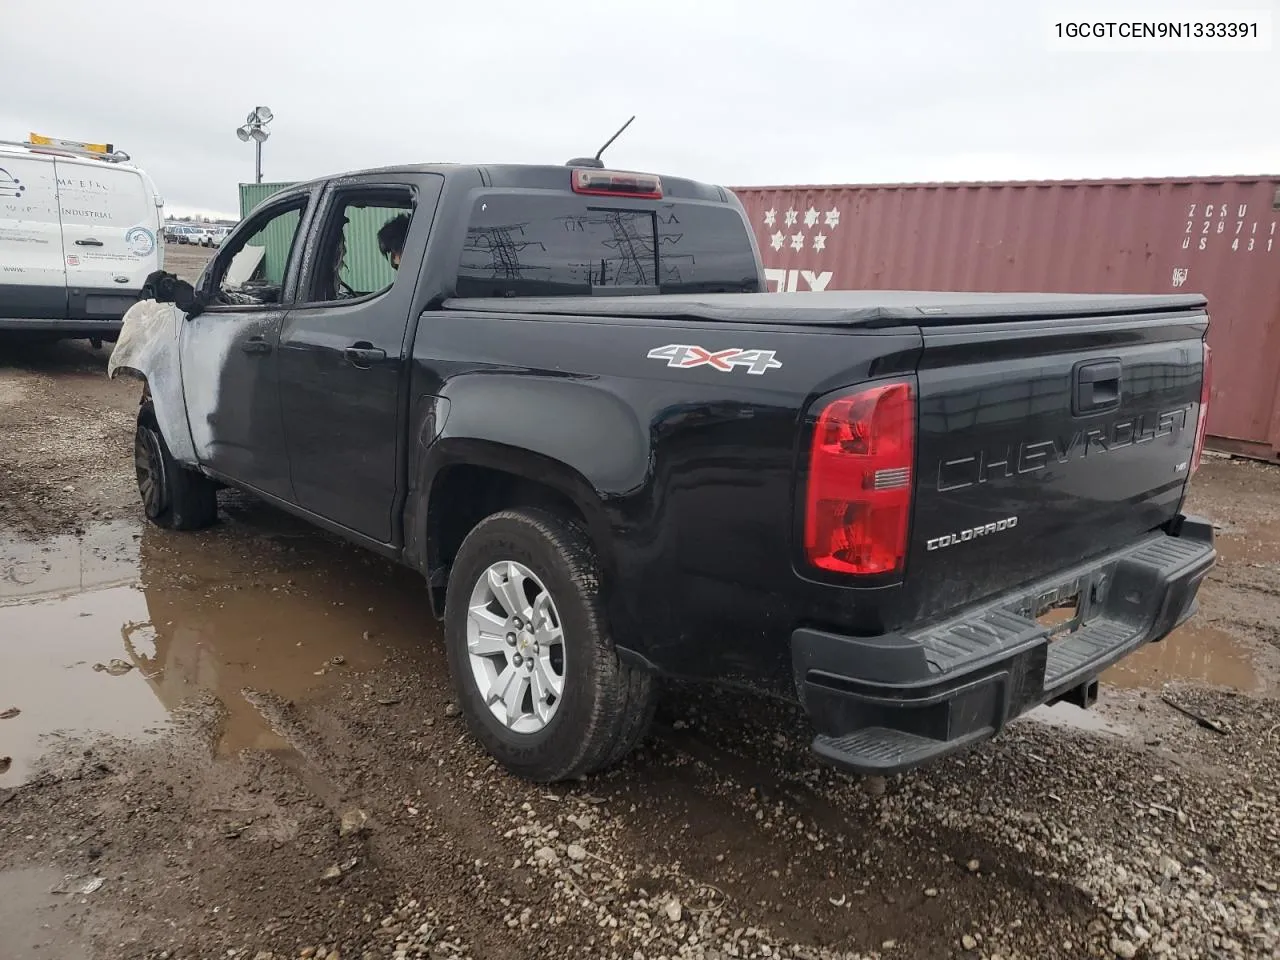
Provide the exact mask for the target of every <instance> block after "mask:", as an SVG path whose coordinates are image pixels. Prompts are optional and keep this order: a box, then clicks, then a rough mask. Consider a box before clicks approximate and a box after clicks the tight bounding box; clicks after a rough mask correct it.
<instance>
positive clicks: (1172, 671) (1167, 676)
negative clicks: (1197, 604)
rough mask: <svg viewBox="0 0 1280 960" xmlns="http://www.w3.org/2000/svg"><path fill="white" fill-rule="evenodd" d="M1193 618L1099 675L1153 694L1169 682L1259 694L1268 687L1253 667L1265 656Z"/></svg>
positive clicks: (1104, 680) (1123, 685) (1246, 644)
mask: <svg viewBox="0 0 1280 960" xmlns="http://www.w3.org/2000/svg"><path fill="white" fill-rule="evenodd" d="M1253 650H1254V647H1253V645H1251V644H1249V643H1247V642H1246V641H1244V640H1241V639H1240V638H1238V637H1234V636H1232V635H1231V634H1229V633H1227V632H1226V631H1224V630H1219V629H1218V628H1216V627H1214V626H1213V625H1212V624H1209V623H1205V622H1204V621H1203V620H1201V619H1200V618H1198V617H1196V618H1193V619H1192V620H1190V621H1189V622H1187V623H1185V624H1183V625H1182V626H1181V627H1179V628H1178V629H1177V630H1175V631H1174V632H1173V633H1171V634H1169V636H1167V637H1165V638H1164V640H1162V641H1160V642H1159V643H1149V644H1147V645H1146V646H1145V647H1143V648H1142V649H1141V650H1138V651H1136V652H1135V653H1132V654H1130V655H1129V656H1127V657H1125V659H1123V660H1121V661H1120V662H1119V663H1117V664H1116V665H1115V666H1113V667H1112V668H1111V669H1110V670H1108V671H1107V672H1106V673H1104V674H1103V675H1102V681H1103V682H1104V683H1109V684H1111V685H1112V686H1116V687H1125V688H1129V689H1135V688H1136V689H1146V690H1158V689H1160V687H1161V686H1163V685H1164V684H1166V683H1169V682H1170V681H1174V680H1186V681H1191V682H1194V683H1202V684H1205V685H1208V686H1215V687H1229V688H1231V689H1234V690H1240V691H1242V692H1244V693H1261V692H1263V691H1264V690H1265V689H1266V687H1267V686H1268V684H1267V683H1266V682H1265V680H1264V677H1263V673H1262V671H1261V670H1260V669H1259V666H1258V662H1257V660H1258V658H1262V657H1265V656H1266V652H1265V651H1262V650H1259V651H1258V652H1257V654H1255V653H1254V652H1253Z"/></svg>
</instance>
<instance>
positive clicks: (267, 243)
mask: <svg viewBox="0 0 1280 960" xmlns="http://www.w3.org/2000/svg"><path fill="white" fill-rule="evenodd" d="M288 186H292V184H288V183H242V184H240V219H241V220H243V219H244V218H245V217H247V216H248V215H249V214H250V213H252V212H253V210H254V208H256V207H257V206H258V204H260V203H262V201H263V200H265V199H267V197H269V196H271V195H272V194H273V193H275V192H276V191H277V190H283V189H284V188H285V187H288ZM297 225H298V218H297V217H296V216H289V217H282V218H280V219H279V220H276V221H274V222H273V223H272V224H271V225H270V226H269V227H268V228H267V232H266V236H265V237H264V238H263V241H264V242H263V247H264V248H265V251H266V252H265V253H264V254H263V258H262V263H263V272H264V275H265V279H266V280H267V282H269V283H278V284H279V283H284V271H285V267H287V266H288V263H289V248H290V246H291V244H292V243H293V235H294V233H295V231H296V228H297Z"/></svg>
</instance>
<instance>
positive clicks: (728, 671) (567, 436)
mask: <svg viewBox="0 0 1280 960" xmlns="http://www.w3.org/2000/svg"><path fill="white" fill-rule="evenodd" d="M1207 327H1208V316H1207V313H1206V304H1205V302H1204V300H1203V299H1202V298H1201V297H1199V296H1195V295H1181V294H1180V295H1175V296H1112V295H1049V294H1029V293H1028V294H1005V295H990V294H971V293H911V292H883V291H865V292H825V293H794V294H775V293H770V292H767V287H766V285H765V278H764V272H763V269H762V266H761V261H760V256H759V251H758V249H757V247H756V245H755V241H754V240H753V239H752V233H751V230H750V228H749V226H748V223H747V221H746V219H745V217H744V215H743V211H742V207H741V205H740V204H739V202H738V200H737V198H736V197H735V196H734V195H733V194H732V193H731V192H730V191H728V190H726V189H723V188H721V187H717V186H709V185H704V184H700V183H695V182H692V181H689V180H684V179H677V178H671V177H666V176H661V177H659V176H653V175H648V174H638V173H627V172H615V171H609V170H605V169H603V168H602V167H601V166H600V165H599V164H598V163H597V164H594V165H593V164H591V163H590V162H587V163H583V162H581V161H571V163H570V164H569V165H566V166H564V167H558V166H462V165H450V166H405V167H396V168H389V169H382V170H374V171H369V172H361V173H354V174H346V175H342V176H338V177H334V178H329V179H323V180H318V181H315V182H310V183H305V184H300V185H297V186H293V187H290V188H287V189H285V190H283V191H281V192H280V193H278V194H276V195H275V196H273V197H272V198H270V199H269V200H267V201H265V202H264V203H263V204H262V205H261V206H260V207H259V208H258V209H257V210H256V211H255V212H254V213H253V214H252V215H251V216H249V217H248V218H247V219H246V220H245V221H244V222H243V223H242V224H241V225H240V226H239V227H238V228H237V229H236V231H235V232H234V233H233V234H232V235H231V236H230V237H229V238H228V239H227V240H226V241H225V242H224V243H223V245H222V248H221V250H220V251H219V253H218V254H217V256H215V257H214V258H213V259H212V260H211V261H210V263H209V265H208V267H207V269H206V271H205V272H204V274H203V276H202V277H201V278H200V280H199V281H198V282H197V283H196V284H194V285H192V284H187V283H185V282H182V281H179V280H177V279H176V278H174V277H173V276H171V275H168V274H164V273H162V272H157V273H155V274H154V275H153V276H152V277H151V278H150V280H149V281H148V287H147V293H146V299H145V300H144V301H143V302H140V303H139V304H137V305H136V306H135V307H133V308H132V309H131V310H130V311H129V314H128V315H127V317H126V318H125V321H124V330H123V332H122V335H121V339H120V341H119V343H118V344H117V346H116V348H115V349H114V351H113V354H112V357H111V360H110V365H109V370H110V374H111V375H112V376H119V375H123V374H128V375H132V376H134V377H137V378H140V379H141V380H142V381H143V388H142V393H141V407H140V410H139V414H138V422H137V433H136V442H135V447H134V457H135V462H136V467H137V477H138V486H139V489H140V492H141V496H142V503H143V505H144V508H145V512H146V515H147V517H148V518H150V520H151V521H152V522H154V523H156V524H159V525H160V526H162V527H169V528H177V529H193V528H197V527H203V526H205V525H207V524H210V523H212V522H214V521H215V519H216V513H217V499H216V491H217V489H218V488H219V487H220V486H227V485H229V486H233V487H236V488H240V489H242V490H244V491H248V492H250V493H251V494H254V495H257V496H259V497H261V498H263V499H265V500H267V501H270V502H271V503H273V504H276V505H278V506H279V507H281V508H283V509H284V510H287V511H290V512H292V513H295V514H297V515H299V516H301V517H304V518H306V519H308V520H310V521H312V522H314V523H315V524H316V525H318V526H320V527H322V528H325V529H327V530H329V531H331V532H334V533H337V534H340V535H341V536H344V537H347V538H349V539H350V540H352V541H355V542H356V543H358V544H362V545H364V546H365V547H367V548H369V549H370V550H373V551H376V552H378V553H380V554H382V555H384V556H386V557H389V558H392V559H393V560H396V561H399V562H401V563H403V564H406V565H408V566H410V567H412V568H414V569H416V570H418V571H421V573H422V574H423V576H424V578H425V580H426V585H427V588H428V589H429V591H430V596H431V602H432V609H433V611H434V613H435V615H436V616H437V617H438V618H439V619H441V620H443V631H444V637H445V647H446V650H447V656H448V666H449V670H450V673H451V677H452V683H453V684H454V686H455V688H456V692H457V696H458V699H459V703H460V707H461V710H462V712H463V714H464V716H465V718H466V721H467V723H468V727H469V729H470V731H471V732H472V733H473V735H474V736H475V737H476V738H477V739H478V740H479V741H480V742H481V743H482V744H483V745H484V747H485V748H486V749H487V750H488V751H490V752H491V753H492V754H493V756H494V757H495V758H496V759H497V760H498V761H499V762H501V763H502V764H503V765H504V766H505V767H506V768H507V769H508V770H509V771H511V772H513V773H515V774H517V775H520V776H523V777H526V778H529V779H532V780H538V781H551V780H559V779H565V778H576V777H581V776H585V775H588V774H590V773H592V772H593V771H598V770H601V769H603V768H605V767H607V766H609V765H611V764H613V763H615V762H617V761H618V760H619V759H620V758H622V757H624V756H625V755H626V754H627V753H628V752H629V751H631V750H632V749H633V747H634V746H635V745H636V744H637V742H638V741H639V740H640V738H641V737H642V736H643V735H644V733H645V730H646V727H647V726H648V724H649V721H650V719H651V717H652V711H653V704H654V696H655V681H656V679H657V678H659V677H673V678H680V679H685V680H695V681H697V680H703V681H710V682H716V683H722V684H729V685H737V686H738V687H741V688H748V689H750V690H752V691H756V692H761V693H765V694H771V695H777V696H781V697H787V698H790V699H792V700H793V701H798V702H799V703H800V704H801V705H802V706H803V709H804V711H805V712H806V714H807V716H808V717H809V719H810V721H811V724H812V734H813V737H814V739H813V748H814V750H815V751H816V753H817V754H818V755H819V756H820V757H822V758H823V759H825V760H826V761H829V762H831V763H834V764H837V765H839V766H842V767H844V768H846V769H848V770H852V771H855V772H860V773H864V774H865V773H876V774H886V773H894V772H898V771H902V770H906V769H908V768H911V767H913V766H917V765H919V764H922V763H925V762H927V761H930V760H933V759H936V758H938V757H942V756H944V755H946V754H949V753H951V752H954V751H956V750H959V749H962V748H965V747H967V746H968V745H972V744H974V743H976V742H978V741H981V740H983V739H985V738H989V737H991V736H993V735H995V734H996V733H997V732H999V731H1000V730H1001V729H1002V728H1003V727H1004V725H1005V724H1007V723H1008V722H1009V721H1010V720H1011V719H1012V718H1015V717H1017V716H1018V715H1020V714H1022V713H1024V712H1025V711H1027V710H1029V709H1031V708H1032V707H1034V706H1036V705H1039V704H1043V703H1046V702H1056V701H1062V700H1067V701H1070V702H1074V703H1077V704H1080V705H1082V706H1088V705H1090V704H1091V703H1092V702H1093V700H1094V699H1095V698H1096V695H1097V687H1098V685H1097V679H1096V678H1097V677H1098V675H1099V674H1100V673H1101V672H1102V671H1103V670H1104V669H1105V668H1106V667H1108V666H1109V665H1111V664H1112V663H1114V662H1115V661H1117V660H1119V659H1120V658H1122V657H1124V656H1125V655H1127V654H1129V653H1131V652H1132V651H1134V650H1135V649H1137V648H1138V647H1140V646H1142V645H1143V644H1146V643H1149V642H1153V641H1159V640H1161V639H1162V638H1164V637H1165V636H1166V635H1167V634H1168V633H1169V632H1170V631H1171V630H1173V629H1174V628H1175V627H1176V626H1178V625H1179V624H1180V623H1182V622H1183V621H1184V620H1185V619H1187V618H1188V617H1189V616H1191V615H1192V613H1193V612H1194V609H1195V606H1196V601H1195V597H1196V593H1197V590H1198V588H1199V585H1200V583H1201V580H1202V579H1203V577H1204V576H1205V574H1206V573H1207V572H1208V570H1209V569H1210V568H1211V566H1212V564H1213V563H1214V560H1215V556H1216V554H1215V550H1214V543H1213V540H1214V537H1213V529H1212V527H1211V525H1210V524H1208V523H1206V522H1204V521H1203V520H1199V519H1196V518H1194V517H1191V516H1187V515H1184V513H1183V511H1182V505H1183V501H1184V497H1185V495H1186V491H1187V485H1188V482H1189V478H1190V477H1191V475H1192V474H1193V473H1194V471H1195V470H1196V467H1197V464H1198V461H1199V457H1200V451H1201V447H1202V445H1203V438H1204V424H1205V413H1206V408H1207V402H1208V397H1209V394H1208V382H1209V381H1208V370H1209V357H1210V354H1209V350H1208V347H1207V345H1206V343H1205V335H1206V331H1207ZM423 626H424V630H425V629H426V625H425V624H424V625H423Z"/></svg>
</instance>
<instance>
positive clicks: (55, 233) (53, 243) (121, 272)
mask: <svg viewBox="0 0 1280 960" xmlns="http://www.w3.org/2000/svg"><path fill="white" fill-rule="evenodd" d="M128 159H129V157H128V155H127V154H124V153H120V152H117V151H114V150H113V149H112V148H111V146H110V145H109V144H84V143H77V142H73V141H65V140H52V139H50V138H47V137H37V136H35V135H33V136H32V139H31V141H28V142H25V143H17V142H10V141H0V331H6V330H7V331H14V330H17V331H28V332H35V333H41V334H48V335H53V336H63V337H87V338H89V339H91V340H93V341H94V342H95V343H96V342H99V341H101V340H104V339H105V340H114V339H115V337H116V335H117V334H118V333H119V332H120V324H121V318H122V317H123V316H124V313H125V311H126V310H128V309H129V307H130V306H132V305H133V304H134V303H135V302H136V301H137V299H138V295H139V293H140V292H141V291H142V285H143V282H144V281H145V280H146V278H147V276H148V275H149V274H151V273H152V272H154V271H156V270H159V269H161V268H162V267H163V263H164V243H163V241H162V240H161V237H162V236H163V234H162V233H161V225H162V224H163V222H164V209H163V207H164V202H163V201H162V200H161V198H160V196H159V195H158V194H157V193H156V189H155V185H154V184H153V183H152V182H151V178H150V177H148V176H147V175H146V173H144V172H143V171H142V170H139V169H138V168H137V167H135V166H132V165H130V164H129V163H127V162H126V161H127V160H128Z"/></svg>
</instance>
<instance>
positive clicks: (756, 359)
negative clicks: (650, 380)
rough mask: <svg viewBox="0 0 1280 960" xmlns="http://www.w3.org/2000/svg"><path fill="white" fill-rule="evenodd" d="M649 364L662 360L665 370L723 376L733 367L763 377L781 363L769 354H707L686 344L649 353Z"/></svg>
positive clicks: (737, 351) (734, 349) (730, 351)
mask: <svg viewBox="0 0 1280 960" xmlns="http://www.w3.org/2000/svg"><path fill="white" fill-rule="evenodd" d="M649 359H650V360H665V361H667V366H668V367H678V368H680V369H681V370H687V369H690V368H691V367H701V366H709V367H711V368H712V369H714V370H719V371H721V372H722V373H732V372H733V368H734V367H746V368H747V373H754V374H757V375H759V374H762V373H765V372H766V371H768V370H776V369H778V368H779V367H781V366H782V363H781V362H780V361H778V360H775V359H774V358H773V351H772V350H740V349H739V348H737V347H729V348H728V349H727V350H708V349H706V348H705V347H699V346H695V345H693V344H688V343H669V344H667V345H666V346H665V347H654V348H653V349H652V350H650V351H649Z"/></svg>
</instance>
